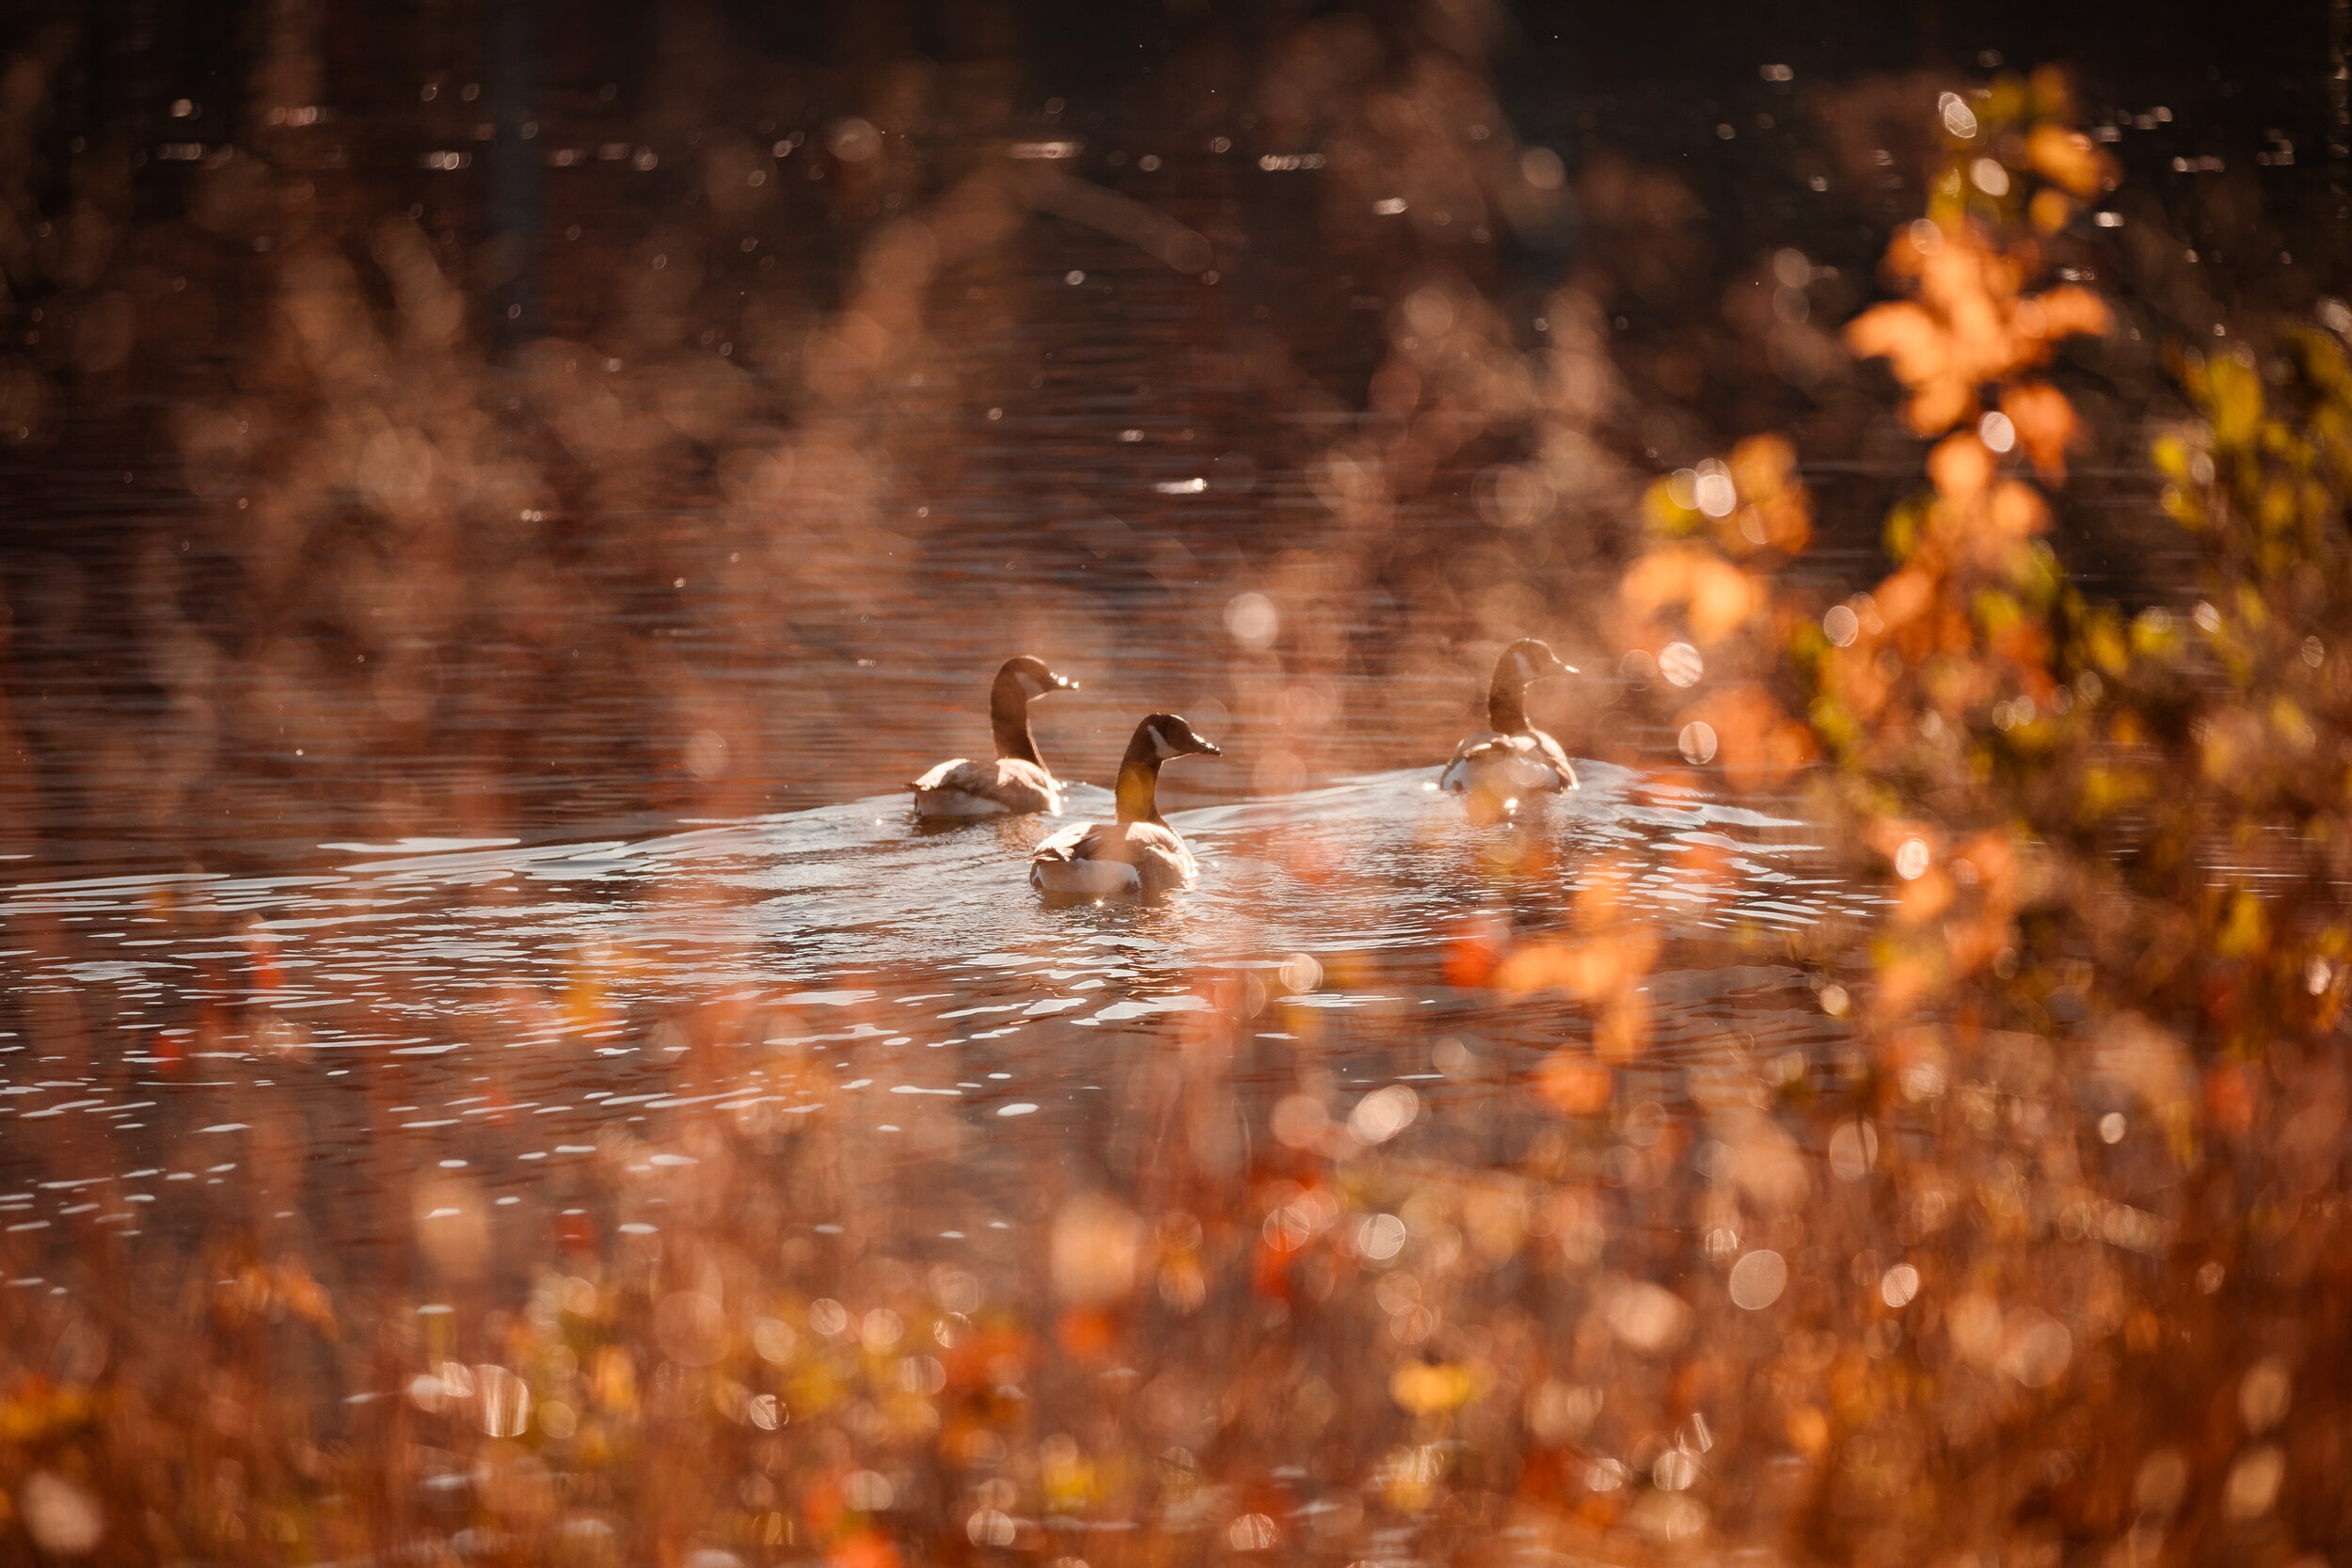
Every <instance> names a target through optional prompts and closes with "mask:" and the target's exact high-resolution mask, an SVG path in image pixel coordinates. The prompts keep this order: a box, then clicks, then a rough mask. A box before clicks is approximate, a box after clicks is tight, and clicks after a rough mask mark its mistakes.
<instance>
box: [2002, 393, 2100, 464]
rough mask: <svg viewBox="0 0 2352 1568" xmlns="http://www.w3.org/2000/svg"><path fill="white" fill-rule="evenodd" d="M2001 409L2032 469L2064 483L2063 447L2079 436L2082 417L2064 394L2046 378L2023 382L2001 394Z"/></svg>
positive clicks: (2064, 460)
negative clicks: (2080, 417) (2024, 451)
mask: <svg viewBox="0 0 2352 1568" xmlns="http://www.w3.org/2000/svg"><path fill="white" fill-rule="evenodd" d="M2001 412H2002V413H2004V414H2006V415H2008V416H2009V421H2010V423H2011V424H2013V425H2015V426H2016V427H2017V442H2018V445H2020V446H2022V447H2024V448H2025V449H2026V456H2027V457H2029V458H2031V459H2033V467H2034V471H2035V472H2036V473H2038V474H2040V475H2041V476H2042V479H2043V480H2045V481H2046V482H2048V483H2052V484H2063V483H2066V451H2067V449H2068V448H2069V447H2072V446H2074V445H2076V444H2077V443H2078V442H2080V440H2081V439H2082V421H2081V420H2078V419H2076V418H2075V417H2074V404H2071V403H2069V402H2067V401H2066V394H2065V393H2063V392H2061V391H2059V390H2058V388H2056V387H2053V386H2051V385H2050V384H2049V383H2048V382H2046V381H2027V382H2023V383H2020V384H2019V385H2017V386H2014V387H2011V388H2009V389H2008V390H2006V391H2004V392H2003V393H2002V394H2001Z"/></svg>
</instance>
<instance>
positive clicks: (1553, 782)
mask: <svg viewBox="0 0 2352 1568" xmlns="http://www.w3.org/2000/svg"><path fill="white" fill-rule="evenodd" d="M1438 785H1439V787H1441V788H1444V789H1450V790H1457V791H1459V790H1477V791H1480V792H1482V793H1490V792H1491V793H1502V794H1507V795H1518V794H1525V793H1527V792H1529V791H1540V790H1547V789H1574V788H1576V787H1577V783H1576V769H1575V768H1574V767H1572V766H1571V765H1570V764H1569V762H1568V757H1567V753H1566V752H1564V751H1562V750H1561V749H1560V743H1559V742H1558V741H1556V740H1554V739H1552V738H1551V736H1548V735H1545V734H1544V733H1543V732H1542V731H1540V730H1536V731H1531V732H1529V733H1527V734H1525V735H1502V734H1499V733H1497V732H1495V731H1493V730H1486V731H1482V732H1480V733H1479V734H1477V735H1473V736H1470V737H1469V738H1468V739H1466V740H1464V741H1463V742H1462V744H1461V745H1459V746H1457V747H1455V748H1454V759H1453V760H1452V761H1451V762H1449V763H1447V764H1446V765H1445V771H1444V772H1442V773H1440V774H1439V775H1438Z"/></svg>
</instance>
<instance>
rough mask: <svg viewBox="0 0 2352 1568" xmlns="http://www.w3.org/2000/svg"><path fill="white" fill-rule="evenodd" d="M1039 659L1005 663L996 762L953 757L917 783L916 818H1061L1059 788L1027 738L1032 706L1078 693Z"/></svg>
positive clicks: (993, 717)
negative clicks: (1056, 694) (1058, 694)
mask: <svg viewBox="0 0 2352 1568" xmlns="http://www.w3.org/2000/svg"><path fill="white" fill-rule="evenodd" d="M1077 689H1078V683H1077V682H1076V681H1073V680H1068V679H1065V678H1063V677H1062V676H1060V675H1057V674H1056V673H1054V672H1053V671H1051V670H1049V669H1047V668H1046V667H1045V661H1044V660H1043V659H1041V658H1032V657H1030V656H1029V655H1027V654H1023V655H1022V656H1021V657H1018V658H1009V659H1007V660H1005V666H1004V668H1003V669H1001V670H999V671H997V672H996V684H995V685H994V686H993V687H991V688H990V689H989V693H988V721H989V723H990V725H991V727H993V729H994V730H995V732H996V760H995V761H993V762H976V761H973V760H971V759H969V758H966V757H955V758H952V759H950V760H948V761H946V762H943V763H941V764H940V765H939V766H938V767H936V768H932V769H931V770H930V772H928V773H926V774H924V775H923V776H922V777H921V778H919V779H917V780H915V781H914V784H911V785H910V786H909V787H910V788H912V789H913V790H914V814H915V815H916V816H998V815H1000V814H1005V813H1022V812H1033V811H1047V812H1052V813H1054V814H1055V815H1056V816H1059V815H1060V813H1061V785H1060V784H1058V783H1057V782H1056V781H1055V778H1054V775H1053V774H1051V773H1048V772H1047V771H1046V770H1045V763H1044V760H1043V759H1042V758H1041V757H1040V756H1039V755H1038V754H1037V741H1036V740H1035V739H1034V738H1033V737H1032V736H1030V734H1029V703H1030V700H1031V699H1032V698H1036V697H1042V696H1043V695H1045V693H1047V692H1048V691H1075V690H1077Z"/></svg>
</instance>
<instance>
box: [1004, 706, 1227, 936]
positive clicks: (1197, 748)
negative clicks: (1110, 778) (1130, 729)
mask: <svg viewBox="0 0 2352 1568" xmlns="http://www.w3.org/2000/svg"><path fill="white" fill-rule="evenodd" d="M1224 754H1225V753H1224V752H1220V751H1218V750H1217V749H1216V747H1215V746H1212V745H1210V744H1209V743H1208V742H1207V741H1205V740H1203V739H1201V738H1200V736H1197V735H1195V734H1193V733H1192V726H1191V725H1190V724H1187V723H1185V722H1184V721H1183V720H1182V719H1179V718H1177V717H1176V716H1175V715H1174V714H1172V713H1155V714H1153V715H1152V717H1150V718H1149V719H1146V720H1145V721H1143V722H1142V723H1140V724H1137V725H1136V735H1135V738H1134V739H1133V740H1130V741H1129V742H1127V754H1126V755H1125V756H1124V757H1122V758H1120V764H1119V791H1118V793H1119V820H1118V821H1116V822H1081V823H1079V824H1078V825H1077V826H1076V827H1074V828H1065V829H1063V830H1062V831H1061V832H1057V833H1056V834H1055V835H1054V836H1053V837H1051V838H1049V839H1047V840H1046V841H1045V842H1044V843H1042V844H1041V845H1039V846H1038V847H1037V853H1036V854H1035V855H1034V856H1032V857H1031V858H1030V861H1029V885H1030V886H1031V887H1033V888H1035V889H1037V890H1038V891H1039V892H1040V893H1065V894H1077V895H1084V896H1088V897H1100V896H1102V895H1105V894H1121V893H1159V892H1162V891H1164V890H1166V889H1168V888H1182V887H1190V886H1192V879H1193V878H1194V877H1195V876H1196V875H1197V874H1198V873H1199V871H1200V866H1199V865H1198V864H1196V863H1194V861H1193V858H1192V851H1191V850H1189V849H1187V848H1185V847H1184V840H1183V839H1181V838H1179V837H1177V836H1176V830H1175V829H1173V828H1171V827H1169V826H1168V823H1167V822H1166V821H1165V820H1164V819H1163V818H1162V817H1161V816H1160V806H1159V782H1160V764H1162V763H1164V762H1167V761H1168V760H1169V759H1170V758H1173V757H1189V756H1210V757H1221V756H1223V755H1224Z"/></svg>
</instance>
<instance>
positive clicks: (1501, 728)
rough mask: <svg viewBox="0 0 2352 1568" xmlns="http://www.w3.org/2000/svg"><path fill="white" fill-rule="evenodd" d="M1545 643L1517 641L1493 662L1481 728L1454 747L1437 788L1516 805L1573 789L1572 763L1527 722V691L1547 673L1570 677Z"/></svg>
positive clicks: (1569, 669)
mask: <svg viewBox="0 0 2352 1568" xmlns="http://www.w3.org/2000/svg"><path fill="white" fill-rule="evenodd" d="M1575 673H1576V671H1575V670H1573V669H1571V668H1570V667H1569V666H1567V665H1565V664H1563V663H1561V662H1560V657H1559V656H1558V655H1557V654H1554V653H1553V652H1552V651H1551V646H1550V644H1549V643H1547V642H1543V641H1538V640H1537V639H1535V638H1533V637H1522V638H1520V639H1519V640H1518V641H1517V642H1514V643H1512V644H1511V645H1510V646H1509V647H1507V648H1505V649H1503V650H1502V657H1500V658H1498V659H1496V660H1495V675H1494V681H1493V684H1492V685H1490V686H1488V687H1487V689H1486V729H1484V730H1482V731H1480V732H1479V733H1478V734H1476V735H1473V736H1470V737H1469V738H1468V739H1466V740H1464V741H1463V742H1462V743H1461V744H1460V745H1459V746H1456V747H1455V748H1454V760H1453V761H1451V762H1449V763H1447V764H1446V765H1445V771H1444V772H1443V773H1441V774H1439V775H1438V785H1439V787H1441V788H1444V789H1450V790H1454V791H1457V792H1468V793H1470V794H1473V795H1478V796H1482V797H1489V798H1493V799H1496V800H1503V801H1505V802H1508V803H1510V804H1516V803H1517V802H1518V800H1519V799H1520V798H1521V797H1523V796H1526V795H1531V794H1541V793H1543V792H1545V791H1548V790H1554V789H1574V788H1576V787H1577V784H1576V768H1575V765H1574V764H1572V763H1570V762H1569V761H1568V753H1567V752H1564V751H1562V750H1561V749H1560V743H1559V742H1558V741H1556V740H1554V739H1552V738H1551V736H1548V735H1546V734H1545V733H1544V732H1543V731H1541V730H1539V729H1537V728H1536V727H1535V726H1534V725H1533V724H1531V723H1529V722H1528V721H1527V688H1528V685H1529V684H1530V683H1531V682H1534V681H1538V680H1541V679H1543V678H1544V677H1545V676H1546V675H1573V674H1575Z"/></svg>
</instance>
